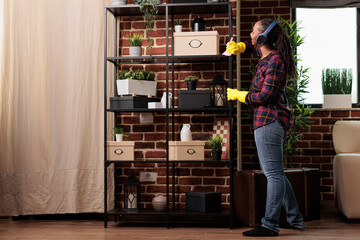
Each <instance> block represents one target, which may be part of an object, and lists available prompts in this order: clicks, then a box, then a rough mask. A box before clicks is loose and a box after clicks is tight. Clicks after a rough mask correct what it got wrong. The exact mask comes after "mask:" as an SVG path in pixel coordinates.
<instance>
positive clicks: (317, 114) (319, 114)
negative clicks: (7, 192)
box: [311, 110, 330, 118]
mask: <svg viewBox="0 0 360 240" xmlns="http://www.w3.org/2000/svg"><path fill="white" fill-rule="evenodd" d="M311 117H312V118H314V117H320V118H324V117H330V111H323V110H316V111H315V112H314V113H312V114H311Z"/></svg>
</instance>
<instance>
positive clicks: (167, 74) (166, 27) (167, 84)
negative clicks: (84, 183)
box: [165, 5, 170, 228]
mask: <svg viewBox="0 0 360 240" xmlns="http://www.w3.org/2000/svg"><path fill="white" fill-rule="evenodd" d="M165 29H166V58H165V61H166V92H165V94H166V215H167V216H166V217H167V223H166V228H169V227H170V226H169V218H170V212H169V200H170V199H169V31H168V29H169V6H168V5H166V6H165Z"/></svg>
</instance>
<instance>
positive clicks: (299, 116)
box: [277, 18, 314, 167]
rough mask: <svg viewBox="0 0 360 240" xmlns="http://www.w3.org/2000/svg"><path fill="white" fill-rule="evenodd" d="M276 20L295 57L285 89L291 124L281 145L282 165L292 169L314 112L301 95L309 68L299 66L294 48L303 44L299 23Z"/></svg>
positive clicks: (307, 80)
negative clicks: (294, 64) (293, 70)
mask: <svg viewBox="0 0 360 240" xmlns="http://www.w3.org/2000/svg"><path fill="white" fill-rule="evenodd" d="M277 20H278V21H279V23H280V25H281V27H282V29H284V32H285V34H286V35H287V37H288V38H289V40H290V45H291V48H292V49H293V54H294V56H296V58H295V61H296V73H297V74H296V76H295V77H289V78H288V84H287V85H286V89H285V90H286V96H287V98H288V102H289V105H290V109H291V113H292V118H293V124H292V126H291V127H290V129H289V131H288V134H287V135H286V137H285V140H284V145H283V151H284V161H285V164H284V165H285V166H286V167H293V166H294V165H293V161H292V158H293V156H295V155H299V154H301V153H302V152H303V150H302V148H301V147H299V145H298V143H299V141H300V140H301V136H302V133H303V132H304V131H310V129H309V127H308V125H310V124H311V123H312V121H310V120H309V118H310V116H311V114H312V113H314V110H312V109H310V108H309V106H306V105H305V104H304V100H305V99H304V97H303V94H304V93H307V92H308V91H307V90H306V88H307V86H308V84H309V76H308V71H309V68H304V67H303V66H300V64H299V61H300V59H299V58H298V56H297V55H296V48H297V47H298V46H300V45H301V44H303V42H304V37H300V36H299V34H298V31H299V29H300V27H299V22H297V21H293V22H290V20H285V19H283V18H278V19H277Z"/></svg>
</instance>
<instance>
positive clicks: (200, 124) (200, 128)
mask: <svg viewBox="0 0 360 240" xmlns="http://www.w3.org/2000/svg"><path fill="white" fill-rule="evenodd" d="M231 2H232V5H233V17H234V18H233V23H234V26H235V18H236V10H235V6H236V2H235V1H231ZM240 12H241V39H242V40H244V39H248V38H249V34H250V32H251V29H252V25H253V23H254V22H256V21H258V20H260V19H262V18H265V17H269V18H273V17H274V16H281V17H282V18H285V19H289V18H290V7H289V1H288V0H277V1H275V0H263V1H253V0H251V1H246V0H242V1H241V11H240ZM181 17H182V18H183V19H182V20H183V31H189V24H188V16H181ZM201 17H203V18H204V19H205V21H206V23H207V24H211V23H214V29H215V30H218V31H219V34H220V35H221V37H220V46H221V48H220V51H221V52H222V51H224V49H225V43H226V42H227V40H228V37H227V35H228V20H227V15H224V14H206V15H201ZM177 18H178V17H175V19H177ZM164 27H165V20H164V17H163V16H159V17H157V20H156V23H155V27H154V30H153V31H152V32H151V37H152V39H153V41H154V47H153V51H152V54H153V55H163V54H165V37H164V36H165V28H164ZM120 31H121V32H122V35H120V39H119V45H120V48H119V53H120V54H124V55H126V54H128V46H129V45H128V43H127V41H126V40H125V39H124V38H123V36H124V35H123V34H124V33H125V34H126V33H130V32H131V33H132V32H142V33H145V29H144V24H143V21H142V18H141V17H136V18H134V17H132V18H127V17H124V18H122V20H121V24H120ZM234 35H236V31H235V28H234ZM143 46H146V40H144V45H143ZM143 49H144V47H143ZM146 54H148V53H146ZM257 60H258V59H257V58H256V57H255V56H252V55H250V54H243V55H242V59H241V68H240V70H241V79H242V87H244V88H247V87H248V86H249V84H250V82H251V77H250V75H249V67H250V63H253V64H256V62H257ZM129 67H133V68H135V69H136V68H139V67H141V68H145V69H147V70H153V71H155V72H156V81H157V82H158V90H157V96H158V97H161V96H162V93H163V92H164V91H165V79H166V73H165V66H164V65H159V64H157V65H144V66H139V65H134V66H130V65H127V66H123V68H124V69H126V68H129ZM227 68H228V66H227V63H226V64H213V63H206V64H179V65H176V67H175V84H174V87H175V89H176V91H177V90H178V89H186V84H185V82H184V81H183V79H184V78H185V77H186V76H188V75H190V74H194V75H197V76H198V77H199V78H200V80H199V83H198V89H207V88H208V84H209V82H210V81H211V80H212V79H213V77H214V75H215V74H218V73H222V74H223V75H224V76H225V79H228V71H227ZM234 69H235V67H234ZM234 76H236V69H235V70H234ZM170 77H171V76H170ZM176 95H177V94H176V93H175V96H176ZM175 99H176V98H175ZM175 104H177V103H175ZM244 113H245V110H244ZM217 116H218V115H215V114H202V113H197V114H185V113H181V114H175V118H174V119H175V123H176V124H175V129H174V131H175V136H174V138H175V140H179V139H180V136H179V135H180V134H179V133H180V129H181V125H182V124H184V123H189V124H191V130H192V133H193V136H192V137H193V140H206V139H207V138H208V137H209V136H210V135H211V134H212V127H213V122H214V119H215V117H217ZM358 116H360V111H327V110H322V109H319V110H317V111H316V112H315V113H314V114H313V115H312V119H313V120H314V121H315V123H314V125H312V126H311V132H310V133H305V134H304V138H303V140H302V141H301V146H303V147H304V154H303V155H301V156H296V157H295V159H294V162H295V163H297V164H299V166H301V167H318V168H320V171H321V195H322V199H333V178H332V165H331V161H332V156H333V155H334V150H333V147H332V140H331V127H332V124H333V123H334V121H336V120H337V119H343V118H345V119H349V118H353V117H354V118H356V117H358ZM117 119H118V124H119V125H121V126H123V127H124V128H125V130H126V131H127V132H128V133H129V135H130V140H133V141H135V142H136V144H135V157H136V158H140V159H150V158H151V159H154V158H165V154H166V153H165V135H166V133H165V115H163V114H158V113H154V124H147V125H144V124H140V120H139V115H138V114H137V113H132V114H117ZM170 119H171V118H170ZM170 130H172V128H171V123H170ZM171 138H172V136H171V135H170V139H171ZM235 139H236V136H235ZM242 139H243V142H242V152H243V159H242V161H243V168H244V169H258V168H259V165H258V160H257V155H256V149H255V143H254V137H253V133H252V130H251V123H250V121H249V120H248V118H247V117H243V118H242ZM210 155H211V154H210V151H209V149H206V154H205V156H206V157H208V158H210ZM171 167H172V166H171ZM171 169H172V168H170V173H171ZM117 171H118V186H117V188H118V190H119V196H120V195H121V192H122V184H123V183H124V181H126V179H127V177H128V176H129V175H131V172H132V171H133V173H134V175H135V176H139V172H140V171H153V172H154V171H155V172H157V173H158V177H157V180H156V181H155V182H143V183H142V194H143V195H142V200H143V207H145V208H151V200H152V198H153V197H154V196H155V195H156V194H159V193H162V194H164V193H165V192H166V168H165V165H163V164H155V163H146V164H145V163H144V164H136V165H133V164H129V165H121V167H120V166H118V168H117ZM172 181H173V180H172V178H171V177H170V182H171V183H172ZM190 190H191V191H196V190H207V191H220V192H222V193H223V195H222V204H223V207H225V208H228V207H229V194H228V193H229V170H228V168H226V167H224V166H223V165H222V164H217V163H213V164H205V163H203V164H200V163H196V164H189V163H188V164H184V163H182V164H176V165H175V192H176V195H175V197H176V207H180V208H183V207H184V202H185V192H186V191H190ZM170 192H172V188H170ZM117 204H118V205H120V204H121V202H118V203H117Z"/></svg>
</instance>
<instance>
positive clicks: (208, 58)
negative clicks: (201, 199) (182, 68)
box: [104, 2, 235, 229]
mask: <svg viewBox="0 0 360 240" xmlns="http://www.w3.org/2000/svg"><path fill="white" fill-rule="evenodd" d="M158 9H159V15H164V16H165V23H166V26H165V27H166V29H167V30H168V29H169V22H170V21H171V26H174V15H178V14H182V15H184V14H191V13H192V14H206V13H222V14H227V15H228V19H229V39H230V38H231V37H232V34H233V31H232V29H233V26H232V6H231V3H229V2H220V3H186V4H161V5H158ZM104 10H105V11H104V19H105V21H104V29H105V31H104V148H105V149H104V227H105V228H106V227H107V225H108V216H109V215H116V216H123V215H143V216H147V215H159V216H164V217H166V218H167V227H169V224H170V221H171V220H172V221H173V220H174V218H175V217H176V216H215V217H217V216H225V217H229V226H230V229H232V227H233V219H234V209H233V206H234V196H233V173H234V151H233V149H234V147H233V144H234V143H233V142H234V141H233V112H234V111H235V110H234V109H233V103H232V102H230V103H229V106H224V107H205V108H191V109H190V108H169V102H166V108H163V109H147V108H134V109H109V108H108V96H107V81H108V80H107V71H108V68H107V65H108V63H112V64H114V79H113V81H114V84H115V81H116V71H117V67H118V66H119V65H121V64H165V65H166V92H169V90H170V89H169V81H170V79H169V72H170V69H169V66H171V67H172V69H171V72H172V79H171V81H172V86H174V65H175V64H178V63H206V62H228V65H229V67H228V69H229V86H230V87H233V61H234V59H233V58H232V57H226V56H223V55H202V56H174V49H173V48H172V53H171V54H170V53H169V31H166V54H165V55H164V56H141V57H127V56H126V57H118V56H117V49H116V46H117V44H116V43H117V39H116V36H117V21H116V18H117V17H120V16H141V15H142V13H141V12H140V10H139V7H138V6H137V5H124V6H119V7H115V6H105V8H104ZM108 13H110V14H111V15H112V17H113V18H114V39H113V40H114V49H113V56H110V57H109V56H108V55H107V52H108V46H107V39H108V32H107V31H108V29H107V24H108ZM171 32H173V31H171ZM172 39H174V38H173V35H172ZM114 86H115V85H114ZM171 91H172V93H173V96H174V89H171ZM114 96H116V89H114ZM172 101H173V102H172V105H171V106H174V98H173V99H172ZM108 112H113V113H115V112H159V113H164V114H166V158H165V159H164V160H159V159H146V160H138V159H135V161H121V162H119V161H108V160H107V113H108ZM187 112H188V113H194V112H197V113H199V112H202V113H214V112H216V113H226V114H228V116H229V123H230V124H229V125H230V129H229V132H230V139H229V140H230V142H229V149H230V156H229V157H230V158H229V159H230V160H229V161H219V162H214V161H213V160H210V159H204V160H203V161H188V160H186V161H185V160H184V161H181V160H177V161H169V140H170V139H169V118H170V117H172V118H173V119H174V114H175V113H187ZM114 118H115V116H114ZM172 124H173V125H174V124H175V121H172ZM172 129H173V130H172V131H173V134H172V136H173V138H174V127H173V128H172ZM172 140H174V139H172ZM144 163H163V164H165V165H166V193H167V194H166V196H167V210H166V211H165V212H156V211H154V210H151V209H150V210H149V209H141V210H139V211H136V212H128V211H124V210H123V209H119V208H114V209H112V210H108V205H107V201H108V198H107V194H108V190H107V187H108V186H107V177H108V175H107V169H108V167H109V166H110V165H112V164H114V165H115V164H144ZM178 163H214V164H219V165H225V166H227V167H228V168H229V169H230V209H229V210H223V211H221V212H220V213H197V212H188V211H185V210H170V209H169V203H170V198H169V195H170V194H169V185H170V184H169V182H170V181H169V177H170V165H171V167H172V173H171V175H172V177H173V178H175V168H176V164H178ZM115 178H116V171H115ZM114 181H115V180H114ZM172 182H173V194H172V196H173V199H172V204H173V209H175V192H174V191H175V187H174V186H175V181H172ZM115 195H116V189H115ZM115 199H116V198H115Z"/></svg>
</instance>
